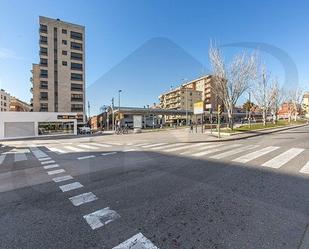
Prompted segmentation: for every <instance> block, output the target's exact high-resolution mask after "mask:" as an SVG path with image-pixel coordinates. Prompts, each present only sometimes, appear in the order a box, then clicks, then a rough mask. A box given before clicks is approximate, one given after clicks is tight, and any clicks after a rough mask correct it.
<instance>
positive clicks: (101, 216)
mask: <svg viewBox="0 0 309 249" xmlns="http://www.w3.org/2000/svg"><path fill="white" fill-rule="evenodd" d="M83 217H84V219H85V220H86V221H87V223H88V224H89V226H90V227H91V228H92V229H93V230H95V229H98V228H100V227H102V226H104V225H107V224H108V223H110V222H112V221H113V220H115V219H118V218H120V215H119V214H118V213H117V212H116V211H114V210H111V209H110V208H109V207H106V208H103V209H100V210H98V211H95V212H93V213H91V214H87V215H84V216H83Z"/></svg>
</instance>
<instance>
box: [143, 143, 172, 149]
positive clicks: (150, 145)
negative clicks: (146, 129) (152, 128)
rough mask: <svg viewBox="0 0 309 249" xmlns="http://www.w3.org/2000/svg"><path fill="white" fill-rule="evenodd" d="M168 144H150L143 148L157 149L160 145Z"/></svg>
mask: <svg viewBox="0 0 309 249" xmlns="http://www.w3.org/2000/svg"><path fill="white" fill-rule="evenodd" d="M164 144H166V143H157V144H149V145H142V146H141V147H143V148H151V147H156V146H160V145H164Z"/></svg>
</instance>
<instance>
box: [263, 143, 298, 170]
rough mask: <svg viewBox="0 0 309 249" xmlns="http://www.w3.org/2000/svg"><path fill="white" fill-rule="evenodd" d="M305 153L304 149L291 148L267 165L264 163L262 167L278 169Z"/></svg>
mask: <svg viewBox="0 0 309 249" xmlns="http://www.w3.org/2000/svg"><path fill="white" fill-rule="evenodd" d="M303 151H304V149H300V148H291V149H289V150H287V151H285V152H283V153H282V154H280V155H278V156H276V157H274V158H273V159H271V160H269V161H267V162H266V163H263V164H262V166H265V167H270V168H275V169H278V168H280V167H281V166H283V165H284V164H286V163H287V162H289V161H290V160H292V159H293V158H295V157H297V156H298V155H299V154H300V153H302V152H303Z"/></svg>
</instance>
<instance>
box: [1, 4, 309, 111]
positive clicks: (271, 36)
mask: <svg viewBox="0 0 309 249" xmlns="http://www.w3.org/2000/svg"><path fill="white" fill-rule="evenodd" d="M0 6H1V9H0V32H1V34H0V87H1V88H4V89H6V90H7V91H9V92H10V93H11V94H13V95H15V96H17V97H20V98H21V99H23V100H26V101H27V100H29V99H30V98H31V94H30V92H29V88H30V82H29V78H30V76H31V74H30V70H31V64H32V63H34V62H38V61H39V58H38V39H39V35H38V16H39V15H43V16H48V17H53V18H60V19H62V20H64V21H68V22H73V23H78V24H82V25H84V26H86V53H87V54H86V81H87V85H88V86H90V85H91V84H94V83H95V82H98V79H100V78H101V77H102V76H103V75H105V74H108V73H109V72H110V70H113V68H114V67H115V66H117V65H118V64H119V63H121V62H122V61H123V60H124V59H125V58H126V57H127V56H129V55H130V54H132V53H134V51H136V50H138V49H139V48H140V47H141V46H143V44H145V43H147V41H149V40H151V39H152V38H156V37H163V38H167V39H169V40H170V41H172V42H173V43H175V44H177V46H179V47H180V48H182V49H183V50H184V51H185V52H186V53H188V54H189V55H191V56H192V57H193V58H194V59H195V60H197V61H199V62H201V63H202V64H203V65H204V66H205V67H206V68H209V64H208V58H207V50H208V46H209V41H210V39H215V40H216V41H217V42H218V43H220V44H228V43H240V42H256V43H267V44H270V45H273V46H275V47H278V48H280V49H282V50H283V51H285V52H286V53H287V54H288V55H289V56H290V57H291V58H292V60H293V61H294V63H295V65H296V67H297V70H298V74H299V82H300V84H301V85H303V88H305V89H308V88H309V84H308V83H309V71H308V68H309V62H308V61H309V29H308V27H307V26H308V25H307V23H308V16H309V3H308V2H307V1H305V0H304V1H297V2H295V1H279V0H278V1H275V0H273V1H267V0H256V1H247V0H241V1H240V0H234V1H229V0H221V1H220V0H218V1H207V0H204V1H183V0H174V1H169V0H156V1H154V0H110V1H104V0H99V1H81V0H74V1H73V0H72V1H71V0H67V1H60V0H53V1H52V0H50V1H47V0H40V1H31V0H27V1H16V0H10V1H4V0H0ZM238 50H239V48H230V47H226V48H224V51H225V52H226V54H227V55H230V54H232V53H234V52H235V51H238ZM161 51H162V50H161ZM144 56H147V53H146V55H144ZM262 56H263V60H265V61H266V63H267V64H268V66H269V68H270V69H271V70H272V75H275V76H277V77H279V79H280V80H281V81H282V82H283V81H284V71H283V68H282V65H281V63H280V61H278V60H277V59H275V58H274V57H273V56H272V55H271V54H264V53H262ZM144 60H147V58H144ZM171 62H172V60H171ZM139 66H142V65H139ZM179 70H181V69H179ZM160 71H161V70H160V68H159V67H158V71H157V72H156V73H157V74H158V75H160ZM172 71H173V73H174V74H173V75H172V77H170V76H171V75H162V77H161V78H158V79H157V81H160V79H161V80H162V81H163V80H167V81H172V82H160V84H159V83H158V84H157V86H154V87H153V88H152V89H153V90H152V91H154V92H153V99H149V96H150V95H149V94H148V95H147V94H143V92H141V93H140V94H139V96H138V101H137V97H136V96H135V95H134V93H132V92H130V91H126V88H130V86H134V87H136V86H140V87H143V88H147V84H145V82H144V83H142V82H139V81H136V79H135V80H134V82H133V81H130V79H129V78H127V79H126V82H125V83H123V84H120V85H119V86H120V87H121V88H123V89H122V90H123V100H122V101H123V105H131V106H132V105H139V106H141V105H142V103H144V104H145V105H146V104H151V103H153V102H154V101H157V93H160V92H162V91H166V90H167V89H168V88H169V87H170V85H172V84H173V85H176V84H178V83H180V82H181V80H182V78H192V77H194V74H197V72H194V73H193V72H190V71H188V70H187V71H185V72H184V73H182V72H178V73H175V72H174V71H175V70H174V69H173V70H172ZM140 73H143V70H141V71H140ZM163 73H164V74H168V71H166V70H164V72H163ZM290 84H291V85H293V84H295V82H291V83H290ZM156 87H157V88H156ZM102 90H103V91H104V93H102V98H101V99H100V102H101V103H102V104H109V103H110V99H111V98H112V97H113V96H115V97H116V96H117V89H116V88H115V87H113V86H111V87H109V86H108V85H104V86H103V87H102ZM91 101H92V100H91V98H90V102H91Z"/></svg>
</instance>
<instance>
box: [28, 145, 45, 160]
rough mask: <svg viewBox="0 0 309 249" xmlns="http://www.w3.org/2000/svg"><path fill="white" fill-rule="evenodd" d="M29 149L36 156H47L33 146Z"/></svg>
mask: <svg viewBox="0 0 309 249" xmlns="http://www.w3.org/2000/svg"><path fill="white" fill-rule="evenodd" d="M31 151H32V153H33V155H34V156H35V157H36V158H42V157H48V155H47V154H45V153H44V152H43V151H41V150H40V149H38V148H35V147H34V148H31Z"/></svg>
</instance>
